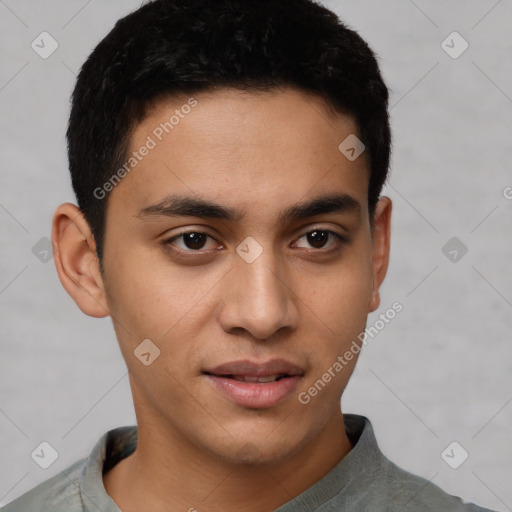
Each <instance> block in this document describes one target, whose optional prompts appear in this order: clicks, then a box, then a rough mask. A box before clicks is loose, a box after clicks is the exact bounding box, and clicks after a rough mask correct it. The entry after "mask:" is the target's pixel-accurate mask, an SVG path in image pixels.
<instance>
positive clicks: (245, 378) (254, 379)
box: [204, 372, 291, 384]
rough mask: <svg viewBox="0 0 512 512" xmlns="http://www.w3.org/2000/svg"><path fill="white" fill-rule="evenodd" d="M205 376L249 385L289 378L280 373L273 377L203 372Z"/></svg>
mask: <svg viewBox="0 0 512 512" xmlns="http://www.w3.org/2000/svg"><path fill="white" fill-rule="evenodd" d="M204 373H205V374H206V375H212V376H214V377H223V378H224V379H233V380H236V381H238V382H249V383H251V384H267V383H268V382H277V381H279V380H281V379H285V378H287V377H291V375H288V374H287V373H280V374H275V375H259V376H258V375H217V374H214V373H209V372H204Z"/></svg>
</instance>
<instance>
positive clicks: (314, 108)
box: [110, 89, 369, 211]
mask: <svg viewBox="0 0 512 512" xmlns="http://www.w3.org/2000/svg"><path fill="white" fill-rule="evenodd" d="M357 133H358V129H357V125H356V124H355V122H354V120H353V119H352V117H350V116H347V115H343V114H333V113H332V112H331V111H330V110H329V108H328V106H327V104H326V103H325V102H324V101H323V100H322V99H321V98H318V97H316V96H313V95H309V94H306V93H304V92H301V91H297V90H294V89H285V90H279V91H272V92H258V93H254V92H245V91H240V90H236V89H221V90H218V91H215V92H208V93H199V94H194V95H191V96H186V95H180V96H173V97H169V98H165V99H160V100H159V101H156V102H154V103H153V104H152V105H151V107H150V108H148V110H147V114H146V117H145V118H144V120H143V121H142V122H140V123H139V124H138V125H137V126H136V127H135V128H134V130H133V131H132V135H131V139H130V145H129V148H128V152H127V161H128V159H130V158H131V163H132V164H134V165H133V166H132V165H128V166H127V168H128V169H129V172H127V173H126V174H125V177H124V178H123V180H122V182H121V183H120V184H119V185H117V186H116V187H115V189H114V190H113V191H112V193H111V195H112V197H111V198H110V201H111V202H112V203H113V204H115V206H114V207H116V208H117V207H118V206H121V207H126V208H130V209H132V210H134V209H137V211H140V209H143V208H145V207H148V206H150V205H151V204H155V203H158V202H159V201H161V200H162V199H163V198H165V197H166V196H168V195H169V194H173V193H187V195H198V196H201V197H203V198H204V197H208V198H210V199H211V200H215V201H217V202H219V203H220V202H221V203H223V204H230V205H231V206H235V205H236V204H239V205H243V207H244V209H246V208H247V207H250V206H251V205H253V206H254V207H255V208H260V209H261V207H264V208H270V207H271V206H272V205H274V204H277V205H279V206H280V207H282V206H283V204H284V203H286V202H287V201H291V200H292V199H293V198H295V199H297V200H298V199H301V198H302V199H304V198H305V197H306V196H308V195H314V194H316V193H326V192H329V193H330V192H340V193H345V194H349V195H351V196H353V197H354V196H355V197H356V198H358V200H359V201H360V202H361V203H362V204H363V205H364V204H365V203H366V194H367V185H368V176H369V172H368V166H367V162H366V155H365V154H364V153H363V154H362V155H361V156H360V157H359V158H357V159H355V160H353V161H351V160H349V159H347V158H346V157H345V156H344V155H343V154H342V153H341V152H340V150H339V145H340V143H342V142H343V141H344V140H345V139H346V138H347V137H349V136H351V137H353V136H357ZM142 153H144V154H143V155H142ZM135 154H137V156H134V155H135ZM121 198H122V204H118V203H119V202H120V201H121Z"/></svg>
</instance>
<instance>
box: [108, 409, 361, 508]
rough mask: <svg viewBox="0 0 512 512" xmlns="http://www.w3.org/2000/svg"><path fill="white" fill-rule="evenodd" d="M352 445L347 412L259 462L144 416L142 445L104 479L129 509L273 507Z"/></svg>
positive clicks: (306, 485)
mask: <svg viewBox="0 0 512 512" xmlns="http://www.w3.org/2000/svg"><path fill="white" fill-rule="evenodd" d="M150 427H151V428H150ZM155 432H160V433H161V435H158V434H157V435H155ZM351 448H352V447H351V444H350V441H349V439H348V437H347V435H346V432H345V427H344V424H343V416H342V413H341V411H339V413H338V414H336V415H335V416H333V417H332V418H331V419H330V420H329V421H328V423H327V424H326V425H325V427H324V429H323V430H322V431H321V432H320V433H319V434H318V435H317V436H316V437H315V438H314V439H313V440H311V441H310V442H308V443H305V444H304V445H303V446H302V447H300V448H299V449H298V450H297V451H296V452H295V453H294V454H293V455H291V456H289V457H287V458H286V459H285V460H280V461H279V462H275V463H272V464H270V463H265V464H255V465H240V464H233V463H232V462H230V461H226V460H219V457H218V456H215V455H214V454H211V453H205V451H204V450H201V449H200V448H199V447H198V446H196V445H193V444H192V443H189V442H187V440H185V439H178V438H177V436H176V433H171V434H170V435H169V432H165V433H164V431H163V430H159V429H158V428H156V426H155V425H146V424H145V423H144V422H141V421H139V428H138V444H137V449H136V450H135V451H134V452H133V454H131V455H130V456H129V457H127V458H126V459H123V460H122V461H120V462H119V463H118V464H116V466H114V467H113V468H112V469H111V470H110V471H109V472H108V473H106V474H105V475H104V476H103V482H104V485H105V489H106V491H107V493H108V494H109V495H110V496H111V497H112V499H113V500H114V501H115V502H116V504H117V505H118V506H119V508H121V510H123V512H135V511H138V510H145V511H146V512H160V511H162V512H163V511H165V512H169V511H174V510H176V511H178V510H179V511H190V512H194V510H195V511H197V512H201V511H203V510H208V511H211V512H220V511H224V510H237V511H239V512H267V511H268V510H273V509H275V508H278V507H279V506H281V505H283V504H285V503H287V502H288V501H290V500H292V499H293V498H294V497H295V496H297V495H299V494H301V493H302V492H304V491H305V490H306V489H308V488H309V487H311V486H312V485H313V484H315V483H316V482H317V481H318V480H320V479H321V478H322V477H323V476H325V475H326V474H327V473H328V472H329V471H330V470H331V469H333V468H334V466H336V464H338V462H339V461H340V460H341V459H343V458H344V457H345V455H347V453H348V452H349V451H350V449H351Z"/></svg>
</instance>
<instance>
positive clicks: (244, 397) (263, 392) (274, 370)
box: [203, 359, 304, 409]
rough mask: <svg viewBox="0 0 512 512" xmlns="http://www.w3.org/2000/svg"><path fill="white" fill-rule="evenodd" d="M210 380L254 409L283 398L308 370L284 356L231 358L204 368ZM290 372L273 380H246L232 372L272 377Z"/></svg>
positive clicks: (215, 385) (265, 406)
mask: <svg viewBox="0 0 512 512" xmlns="http://www.w3.org/2000/svg"><path fill="white" fill-rule="evenodd" d="M203 374H204V375H205V377H207V379H208V380H209V382H211V384H212V385H213V386H214V387H215V389H216V390H218V391H220V392H221V393H222V394H223V395H224V396H226V397H227V398H228V399H229V400H230V401H231V402H233V403H235V404H236V405H239V406H240V407H246V408H251V409H265V408H269V407H274V406H276V405H278V404H279V403H281V402H283V401H284V400H285V399H286V398H287V397H288V396H290V394H291V393H292V392H293V390H294V389H295V388H296V387H297V385H298V384H299V382H300V381H301V380H302V378H303V375H304V370H302V368H300V367H298V366H297V365H294V364H293V363H290V362H289V361H286V360H284V359H272V360H270V361H267V362H264V363H258V362H254V361H250V360H247V359H246V360H241V361H231V362H229V363H224V364H221V365H219V366H216V367H214V368H209V369H207V370H204V372H203ZM277 374H286V376H285V377H283V378H281V379H280V380H277V381H273V382H262V383H253V382H242V381H238V380H235V379H233V378H230V376H233V375H235V376H244V377H268V376H271V375H277Z"/></svg>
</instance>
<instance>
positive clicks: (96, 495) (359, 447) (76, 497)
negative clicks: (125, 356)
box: [2, 414, 492, 512]
mask: <svg viewBox="0 0 512 512" xmlns="http://www.w3.org/2000/svg"><path fill="white" fill-rule="evenodd" d="M344 421H345V428H346V431H347V435H348V437H349V439H350V442H351V444H352V450H351V451H350V452H349V453H348V454H347V455H346V456H345V457H344V458H343V459H342V460H341V461H340V462H339V463H338V464H337V465H336V466H335V467H334V468H333V469H332V470H331V471H330V472H329V473H327V475H325V476H324V477H323V478H322V479H321V480H319V481H318V482H317V483H316V484H314V485H313V486H311V487H310V488H309V489H307V490H306V491H304V492H303V493H302V494H300V495H299V496H297V497H295V498H294V499H293V500H291V501H289V502H288V503H286V504H284V505H282V506H281V507H279V508H277V509H276V510H275V512H314V511H316V512H334V511H344V512H356V511H357V512H388V511H389V512H392V511H393V512H395V511H400V512H426V511H435V512H492V511H491V510H490V509H487V508H482V507H479V506H477V505H475V504H472V503H464V502H463V501H462V500H461V499H460V498H458V497H456V496H451V495H449V494H447V493H445V492H444V491H443V490H442V489H440V488H439V487H438V486H436V485H435V484H433V483H431V482H429V481H428V480H426V479H424V478H421V477H419V476H416V475H413V474H411V473H408V472H407V471H404V470H403V469H400V468H399V467H398V466H396V465H395V464H394V463H393V462H391V461H390V460H388V459H387V458H386V456H385V455H384V454H383V453H382V452H381V451H380V449H379V447H378V445H377V440H376V438H375V434H374V431H373V427H372V425H371V423H370V421H369V420H368V418H366V417H364V416H359V415H354V414H345V415H344ZM136 447H137V427H136V426H124V427H118V428H115V429H113V430H109V431H108V432H106V433H105V434H104V435H103V436H102V437H101V438H100V439H99V440H98V442H97V443H96V445H95V446H94V448H93V450H92V452H91V454H90V455H89V457H86V458H83V459H81V460H79V461H77V462H75V463H74V464H72V465H71V466H69V467H68V468H67V469H65V470H63V471H61V472H60V473H58V474H57V475H55V476H54V477H52V478H50V479H48V480H46V481H44V482H42V483H41V484H39V485H38V486H36V487H34V488H33V489H31V490H30V491H28V492H27V493H25V494H23V495H22V496H20V497H19V498H17V499H15V500H14V501H12V502H11V503H9V504H8V505H6V506H5V507H3V508H2V512H98V511H101V512H121V511H120V509H119V507H118V506H117V505H116V503H115V502H114V501H113V500H112V498H111V497H110V496H109V495H108V494H107V493H106V491H105V487H104V486H103V479H102V474H103V473H106V472H107V471H108V470H109V469H110V468H112V467H113V466H115V465H116V464H117V463H118V462H119V461H120V460H122V459H124V458H125V457H128V456H129V455H130V454H131V453H132V452H133V451H134V450H135V449H136Z"/></svg>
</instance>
